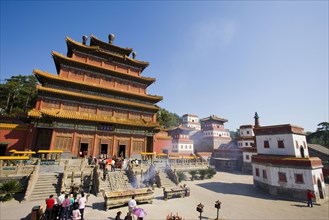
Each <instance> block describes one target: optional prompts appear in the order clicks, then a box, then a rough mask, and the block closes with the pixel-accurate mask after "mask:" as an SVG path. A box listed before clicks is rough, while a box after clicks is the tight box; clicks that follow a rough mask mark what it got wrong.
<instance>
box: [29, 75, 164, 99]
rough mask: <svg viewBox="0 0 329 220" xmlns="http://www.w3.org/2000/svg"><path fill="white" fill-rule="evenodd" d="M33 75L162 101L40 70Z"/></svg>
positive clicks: (147, 95)
mask: <svg viewBox="0 0 329 220" xmlns="http://www.w3.org/2000/svg"><path fill="white" fill-rule="evenodd" d="M33 74H34V75H35V76H36V77H38V76H41V77H45V78H49V79H55V80H60V81H62V82H69V83H73V84H77V85H81V86H90V87H94V88H102V89H105V90H108V91H113V92H117V93H121V94H125V95H131V96H136V97H142V98H146V99H151V100H153V101H161V100H162V99H163V97H162V96H156V95H149V94H146V95H144V94H137V93H130V92H126V91H120V90H115V89H112V88H110V87H108V86H101V85H96V84H92V83H88V84H87V83H85V82H81V81H76V80H71V79H67V78H62V77H60V76H59V75H55V74H50V73H48V72H46V71H41V70H37V69H35V70H33Z"/></svg>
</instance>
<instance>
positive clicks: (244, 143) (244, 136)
mask: <svg viewBox="0 0 329 220" xmlns="http://www.w3.org/2000/svg"><path fill="white" fill-rule="evenodd" d="M239 130H240V136H239V138H238V148H240V149H242V158H243V159H242V160H243V165H242V167H241V170H242V172H245V173H252V167H251V157H252V156H253V155H256V154H257V148H256V146H255V134H254V126H253V125H241V126H240V129H239Z"/></svg>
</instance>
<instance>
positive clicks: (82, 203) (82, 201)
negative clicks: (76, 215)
mask: <svg viewBox="0 0 329 220" xmlns="http://www.w3.org/2000/svg"><path fill="white" fill-rule="evenodd" d="M86 202H87V199H86V197H85V194H84V193H83V192H82V193H81V198H80V199H79V200H78V204H79V211H80V213H81V220H83V212H84V210H85V207H86Z"/></svg>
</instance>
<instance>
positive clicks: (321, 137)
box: [306, 122, 329, 148]
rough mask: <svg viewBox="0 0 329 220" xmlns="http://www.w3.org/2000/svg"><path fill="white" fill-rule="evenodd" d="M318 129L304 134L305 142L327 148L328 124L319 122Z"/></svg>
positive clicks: (328, 144)
mask: <svg viewBox="0 0 329 220" xmlns="http://www.w3.org/2000/svg"><path fill="white" fill-rule="evenodd" d="M318 127H319V128H317V129H316V131H315V132H313V133H308V134H306V135H307V136H306V138H307V142H308V143H311V144H320V145H323V146H325V147H327V148H329V122H321V123H319V124H318Z"/></svg>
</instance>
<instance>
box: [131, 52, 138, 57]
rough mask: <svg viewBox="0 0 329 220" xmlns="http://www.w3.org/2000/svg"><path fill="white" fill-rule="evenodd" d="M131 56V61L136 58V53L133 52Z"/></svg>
mask: <svg viewBox="0 0 329 220" xmlns="http://www.w3.org/2000/svg"><path fill="white" fill-rule="evenodd" d="M132 55H133V59H135V58H136V55H137V53H136V52H135V51H134V52H133V53H132Z"/></svg>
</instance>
